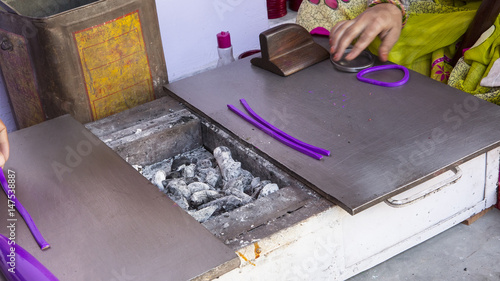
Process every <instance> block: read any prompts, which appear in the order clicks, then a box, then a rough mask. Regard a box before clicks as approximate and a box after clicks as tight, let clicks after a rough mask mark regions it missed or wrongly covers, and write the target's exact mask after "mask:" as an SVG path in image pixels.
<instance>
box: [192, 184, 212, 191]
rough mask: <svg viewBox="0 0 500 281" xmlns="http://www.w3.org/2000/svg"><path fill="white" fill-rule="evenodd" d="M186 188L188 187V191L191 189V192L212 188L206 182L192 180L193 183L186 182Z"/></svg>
mask: <svg viewBox="0 0 500 281" xmlns="http://www.w3.org/2000/svg"><path fill="white" fill-rule="evenodd" d="M188 188H189V191H191V193H195V192H198V191H202V190H209V189H212V188H211V187H210V185H208V184H206V183H204V182H193V183H190V184H188Z"/></svg>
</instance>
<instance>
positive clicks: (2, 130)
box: [0, 120, 9, 169]
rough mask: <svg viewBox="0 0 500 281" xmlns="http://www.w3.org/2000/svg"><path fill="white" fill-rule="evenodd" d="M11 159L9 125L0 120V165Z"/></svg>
mask: <svg viewBox="0 0 500 281" xmlns="http://www.w3.org/2000/svg"><path fill="white" fill-rule="evenodd" d="M8 159H9V139H8V137H7V127H5V124H4V123H3V122H2V120H0V167H2V169H3V166H4V165H5V162H6V161H7V160H8Z"/></svg>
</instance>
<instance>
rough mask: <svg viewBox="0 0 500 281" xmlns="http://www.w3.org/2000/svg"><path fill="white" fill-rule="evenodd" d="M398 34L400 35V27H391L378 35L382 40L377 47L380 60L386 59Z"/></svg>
mask: <svg viewBox="0 0 500 281" xmlns="http://www.w3.org/2000/svg"><path fill="white" fill-rule="evenodd" d="M399 35H401V29H399V28H395V29H394V28H393V29H391V30H389V31H388V32H387V33H385V34H383V35H381V36H380V38H381V39H382V40H381V41H382V42H381V44H380V47H379V49H378V55H379V58H380V60H381V61H387V59H388V56H389V52H390V51H391V49H392V47H394V45H395V44H396V42H397V41H398V39H399Z"/></svg>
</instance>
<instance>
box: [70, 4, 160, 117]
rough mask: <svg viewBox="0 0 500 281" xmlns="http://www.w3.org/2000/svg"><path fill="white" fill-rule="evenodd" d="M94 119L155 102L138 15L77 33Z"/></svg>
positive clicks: (127, 16)
mask: <svg viewBox="0 0 500 281" xmlns="http://www.w3.org/2000/svg"><path fill="white" fill-rule="evenodd" d="M74 38H75V41H76V45H77V48H78V52H79V55H80V62H81V65H82V71H83V74H84V76H85V86H86V89H87V95H88V98H89V103H90V108H91V111H92V119H93V120H97V119H100V118H103V117H106V116H109V115H112V114H114V113H117V112H120V111H123V110H125V109H128V108H132V107H134V106H137V105H139V104H143V103H145V102H148V101H151V100H153V98H154V90H153V85H152V78H151V71H150V67H149V61H148V57H147V53H146V48H145V43H144V37H143V35H142V26H141V22H140V18H139V13H138V11H135V12H133V13H130V14H127V15H125V16H123V17H120V18H117V19H114V20H112V21H109V22H106V23H104V24H101V25H97V26H93V27H91V28H87V29H84V30H81V31H78V32H75V33H74Z"/></svg>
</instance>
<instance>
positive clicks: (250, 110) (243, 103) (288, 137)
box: [240, 99, 330, 156]
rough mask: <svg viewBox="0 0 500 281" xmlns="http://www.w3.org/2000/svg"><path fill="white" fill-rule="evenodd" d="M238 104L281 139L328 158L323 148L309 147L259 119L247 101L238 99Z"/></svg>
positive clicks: (328, 154)
mask: <svg viewBox="0 0 500 281" xmlns="http://www.w3.org/2000/svg"><path fill="white" fill-rule="evenodd" d="M240 102H241V104H242V105H243V107H244V108H245V109H246V110H247V111H248V114H250V115H251V116H252V117H253V118H255V119H256V120H257V121H259V122H260V123H261V124H262V125H264V126H266V127H267V128H269V129H271V130H273V131H274V132H276V133H278V134H279V135H281V136H282V137H284V138H286V139H288V140H289V141H291V142H294V143H296V144H298V145H301V146H303V147H305V148H307V149H309V150H311V151H314V152H316V153H319V154H323V155H326V156H330V151H329V150H326V149H323V148H320V147H316V146H314V145H310V144H308V143H305V142H303V141H301V140H298V139H296V138H294V137H292V136H290V135H288V134H287V133H285V132H283V131H281V130H280V129H278V128H276V127H275V126H273V125H272V124H270V123H269V122H267V121H266V120H264V119H263V118H262V117H260V116H259V115H258V114H257V113H255V111H253V110H252V108H251V107H250V105H248V103H247V101H246V100H245V99H240Z"/></svg>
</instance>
